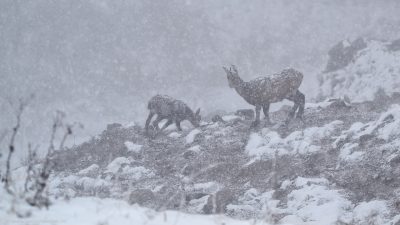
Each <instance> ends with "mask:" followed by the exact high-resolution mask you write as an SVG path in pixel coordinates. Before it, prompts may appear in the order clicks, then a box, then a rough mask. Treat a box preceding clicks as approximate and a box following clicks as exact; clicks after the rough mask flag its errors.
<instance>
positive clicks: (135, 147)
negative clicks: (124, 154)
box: [124, 141, 143, 153]
mask: <svg viewBox="0 0 400 225" xmlns="http://www.w3.org/2000/svg"><path fill="white" fill-rule="evenodd" d="M124 144H125V147H126V148H127V149H128V151H129V152H136V153H138V152H140V150H142V147H143V146H142V145H138V144H134V143H133V142H130V141H126V142H125V143H124Z"/></svg>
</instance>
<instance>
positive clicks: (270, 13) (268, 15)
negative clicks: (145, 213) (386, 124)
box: [0, 0, 400, 146]
mask: <svg viewBox="0 0 400 225" xmlns="http://www.w3.org/2000/svg"><path fill="white" fill-rule="evenodd" d="M399 12H400V2H399V1H396V0H383V1H376V0H371V1H367V0H353V1H332V0H318V1H317V0H311V1H301V0H283V1H282V0H274V1H261V0H254V1H239V0H230V1H227V0H225V1H218V0H204V1H190V0H186V1H185V0H170V1H163V0H156V1H147V0H134V1H127V0H58V1H53V0H36V1H26V0H0V110H1V112H2V113H1V118H0V134H1V133H4V132H5V131H6V130H10V129H11V127H12V125H13V124H14V123H15V119H14V116H15V109H16V108H17V101H18V98H20V97H26V96H29V95H30V94H32V93H33V94H35V98H34V100H33V101H32V102H31V104H30V106H29V107H28V108H27V110H26V113H25V114H24V116H23V121H22V122H23V127H22V128H23V129H22V130H21V133H20V135H19V136H18V138H19V140H20V142H19V143H20V144H21V145H25V146H26V144H27V143H28V142H32V143H36V144H43V143H47V142H48V141H47V140H48V138H49V137H48V133H49V131H50V129H51V127H50V124H51V122H52V118H53V115H54V112H55V110H57V109H59V110H62V111H64V112H66V114H67V118H68V121H77V122H81V123H83V124H84V126H85V128H84V129H80V130H78V131H77V132H76V133H75V136H74V140H72V142H71V143H70V144H78V143H79V142H81V141H83V140H86V139H87V138H88V137H90V136H94V135H97V134H99V133H100V132H101V131H102V130H103V129H104V128H105V127H106V124H109V123H114V122H118V123H122V124H124V125H127V124H132V123H133V122H135V123H137V124H140V125H143V123H144V120H145V117H146V116H147V101H148V99H150V98H151V97H152V96H153V95H155V94H157V93H160V94H168V95H171V96H173V97H175V98H178V99H182V100H184V101H186V102H187V103H188V105H189V106H190V107H192V108H197V107H201V108H202V114H203V115H206V114H207V113H212V112H213V111H216V110H226V111H233V110H236V109H238V108H243V107H246V108H251V106H250V105H248V104H247V103H245V102H244V100H243V99H242V98H241V97H240V96H239V95H237V93H236V92H235V91H234V90H232V89H229V88H228V85H227V81H226V75H225V73H224V71H223V70H222V66H224V65H225V66H227V65H230V64H235V65H236V66H237V67H238V70H239V74H240V75H241V76H242V78H243V79H244V80H249V79H252V78H255V77H258V76H261V75H268V74H271V73H275V72H280V71H281V70H282V69H284V68H287V67H294V68H296V69H298V70H300V71H302V72H303V74H304V76H305V78H304V81H303V84H302V86H301V87H300V89H301V90H302V91H303V92H304V93H305V94H306V98H307V101H312V100H313V98H314V97H315V96H316V94H317V91H318V90H317V88H318V83H317V76H318V74H319V73H320V72H321V71H322V70H323V69H324V68H325V66H326V60H327V52H328V51H329V49H330V48H331V47H332V46H333V45H335V44H336V43H337V42H339V41H341V40H343V39H348V38H349V39H355V38H357V37H367V38H373V39H384V40H391V39H396V38H399V37H400V29H398V28H399V26H400V16H399ZM9 102H12V103H13V104H9Z"/></svg>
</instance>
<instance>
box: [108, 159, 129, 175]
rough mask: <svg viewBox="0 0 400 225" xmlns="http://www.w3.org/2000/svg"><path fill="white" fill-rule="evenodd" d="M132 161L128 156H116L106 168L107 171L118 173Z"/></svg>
mask: <svg viewBox="0 0 400 225" xmlns="http://www.w3.org/2000/svg"><path fill="white" fill-rule="evenodd" d="M130 163H131V159H129V158H126V157H118V158H115V159H114V160H113V161H112V162H111V163H110V164H108V166H107V168H106V171H105V172H106V173H116V172H118V170H120V169H121V168H122V166H123V165H128V164H130Z"/></svg>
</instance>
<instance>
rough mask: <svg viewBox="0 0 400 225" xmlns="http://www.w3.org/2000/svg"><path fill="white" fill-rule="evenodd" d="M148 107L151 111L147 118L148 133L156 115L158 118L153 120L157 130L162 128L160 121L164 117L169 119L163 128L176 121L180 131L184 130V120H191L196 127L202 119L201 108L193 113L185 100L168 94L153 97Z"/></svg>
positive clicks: (146, 127)
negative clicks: (182, 123)
mask: <svg viewBox="0 0 400 225" xmlns="http://www.w3.org/2000/svg"><path fill="white" fill-rule="evenodd" d="M147 108H148V109H149V110H150V113H149V116H148V117H147V120H146V125H145V129H146V133H148V129H149V124H150V121H151V119H152V117H153V116H154V115H157V118H156V119H155V120H154V121H153V126H154V127H155V128H156V129H157V130H159V129H160V128H159V127H158V123H159V122H160V121H161V120H163V119H167V120H168V121H167V122H166V123H165V124H164V126H163V127H162V128H161V130H164V129H165V128H167V127H168V126H169V125H171V124H172V123H173V122H175V125H176V127H177V128H178V130H179V131H181V130H182V128H181V122H182V121H184V120H189V122H190V123H192V125H193V126H194V127H198V126H199V123H200V120H201V116H200V109H198V110H197V111H196V113H193V111H192V110H191V109H190V108H189V107H188V106H187V105H186V104H185V103H184V102H182V101H180V100H177V99H174V98H171V97H169V96H167V95H156V96H154V97H152V98H151V99H150V101H149V103H148V106H147Z"/></svg>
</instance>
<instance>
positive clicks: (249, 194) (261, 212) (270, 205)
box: [227, 188, 280, 218]
mask: <svg viewBox="0 0 400 225" xmlns="http://www.w3.org/2000/svg"><path fill="white" fill-rule="evenodd" d="M273 193H274V191H267V192H264V193H260V192H259V191H258V190H257V189H255V188H251V189H249V190H247V191H246V192H245V193H244V194H243V195H242V196H240V197H239V199H238V201H237V203H236V204H229V205H227V211H228V214H231V215H236V216H238V217H240V218H257V217H258V218H263V217H265V216H266V214H267V213H279V212H280V209H278V208H277V205H278V203H279V200H274V199H273V197H272V196H273Z"/></svg>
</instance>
